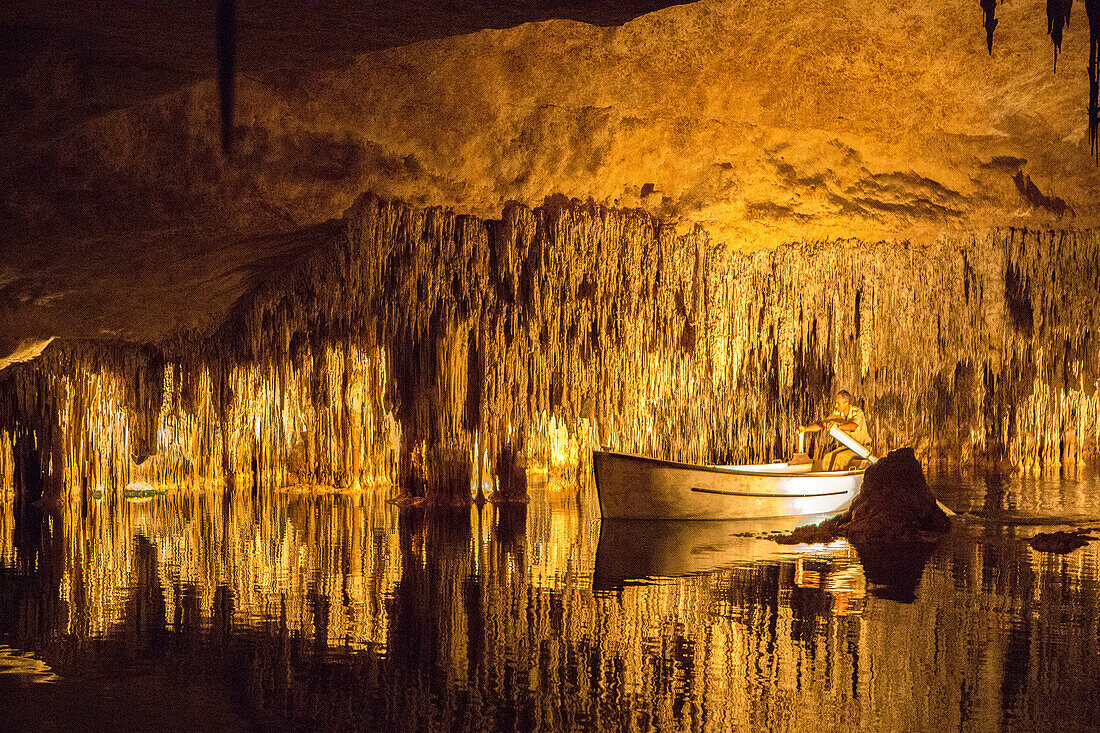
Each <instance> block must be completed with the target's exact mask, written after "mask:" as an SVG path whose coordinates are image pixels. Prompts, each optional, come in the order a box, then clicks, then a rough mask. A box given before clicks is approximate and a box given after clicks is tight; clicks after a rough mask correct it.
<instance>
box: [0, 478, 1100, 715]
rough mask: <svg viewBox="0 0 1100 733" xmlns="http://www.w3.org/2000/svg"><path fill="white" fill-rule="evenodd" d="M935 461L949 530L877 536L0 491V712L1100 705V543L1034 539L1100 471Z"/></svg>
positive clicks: (1038, 711) (1066, 711) (863, 711)
mask: <svg viewBox="0 0 1100 733" xmlns="http://www.w3.org/2000/svg"><path fill="white" fill-rule="evenodd" d="M930 483H932V484H933V485H934V487H935V490H936V491H937V493H938V494H939V495H940V496H941V498H942V499H943V500H944V501H945V502H946V503H947V504H948V505H950V506H952V507H953V508H955V509H958V510H960V511H961V512H962V516H961V517H960V519H959V520H957V521H956V524H955V528H954V531H953V532H952V534H951V535H950V536H948V537H947V538H945V539H944V540H942V541H941V542H940V543H939V544H938V545H937V546H935V547H934V548H929V549H928V550H927V551H923V552H922V551H921V550H920V549H919V548H918V549H914V548H901V549H899V548H887V549H885V550H883V551H880V552H875V553H867V552H865V553H864V556H862V557H861V556H860V553H859V552H857V551H856V550H855V549H854V548H852V547H849V546H848V545H847V544H845V543H844V542H838V543H834V544H833V545H829V546H809V547H807V546H801V547H794V548H791V547H781V546H779V545H776V544H775V543H773V542H771V541H770V540H766V539H761V538H760V537H759V536H758V535H759V533H760V532H763V531H767V530H769V529H771V528H773V527H774V526H777V525H775V524H774V523H773V524H770V525H769V524H760V523H757V524H752V525H745V524H737V523H663V524H662V523H644V524H643V523H631V522H609V523H604V524H603V525H602V526H601V522H600V520H599V518H598V515H597V512H596V511H595V509H594V507H592V506H590V504H589V503H587V502H583V503H581V504H578V503H577V502H576V501H575V500H568V499H564V498H561V497H559V496H557V495H555V494H552V493H551V494H548V493H547V492H541V493H539V492H536V496H535V497H534V498H533V500H532V503H531V505H530V507H529V508H527V509H526V510H522V509H521V510H508V511H505V510H498V509H495V508H493V507H491V506H489V507H485V508H483V509H481V510H476V509H475V510H473V511H471V512H469V513H466V514H462V515H459V516H452V517H449V518H448V517H423V516H412V515H404V516H402V515H399V513H398V512H397V511H396V510H395V509H394V508H393V507H391V506H389V505H387V504H385V503H384V501H382V498H381V496H376V495H373V494H365V495H353V496H348V495H325V496H317V497H309V496H304V495H293V494H291V495H288V494H279V495H276V496H274V497H265V498H263V499H252V498H250V497H238V498H234V499H232V500H228V499H227V498H226V497H225V496H223V495H219V494H200V493H177V494H173V495H168V496H159V497H155V498H153V499H147V500H142V501H129V502H126V503H124V504H123V505H121V506H110V505H107V504H92V505H90V506H89V507H88V508H87V509H86V510H83V511H79V510H74V511H73V512H71V513H70V514H63V515H62V516H53V517H42V516H41V515H39V514H37V513H36V512H35V511H33V510H28V511H25V512H24V511H19V512H16V511H14V510H13V506H12V504H11V502H10V501H7V502H4V503H2V504H0V730H20V731H22V730H26V731H39V730H42V731H46V730H49V731H53V730H65V731H68V730H150V731H171V730H204V729H216V730H223V731H224V730H279V729H292V730H314V729H333V730H335V729H340V730H349V729H364V730H392V731H405V730H448V731H449V730H470V731H474V730H491V731H497V730H502V731H507V730H535V729H537V730H555V731H558V730H615V731H619V730H668V731H680V730H708V731H729V730H764V729H768V730H813V731H819V730H844V731H847V730H852V731H855V730H936V731H939V730H967V731H970V730H1004V729H1015V730H1095V729H1098V728H1100V582H1098V581H1100V563H1098V556H1100V542H1095V543H1091V544H1090V545H1088V546H1086V547H1085V548H1083V549H1080V550H1077V551H1076V552H1074V553H1072V554H1070V555H1067V556H1064V557H1063V556H1056V555H1047V554H1040V553H1036V552H1033V551H1032V550H1031V549H1030V548H1029V547H1028V546H1027V544H1026V539H1027V538H1028V537H1030V536H1031V535H1033V534H1035V533H1036V532H1038V531H1050V530H1051V529H1055V528H1064V527H1076V526H1082V525H1084V526H1100V481H1098V480H1097V479H1096V478H1095V477H1093V476H1091V475H1090V476H1089V477H1086V478H1083V479H1080V480H1066V479H1062V480H1052V479H1043V480H1040V479H1030V478H1021V477H1013V478H1010V479H1007V480H1001V479H993V478H990V479H986V478H983V477H981V476H962V477H960V476H953V477H951V476H948V477H939V478H936V479H934V480H932V481H930ZM782 524H783V523H779V525H782ZM787 526H791V524H790V523H788V524H787ZM754 533H755V534H757V536H752V535H753V534H754Z"/></svg>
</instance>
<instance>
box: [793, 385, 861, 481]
mask: <svg viewBox="0 0 1100 733" xmlns="http://www.w3.org/2000/svg"><path fill="white" fill-rule="evenodd" d="M832 425H836V426H837V427H838V428H840V429H841V430H843V431H844V432H846V433H848V435H849V436H851V438H852V440H854V441H856V442H857V443H859V444H860V445H862V446H863V447H864V448H867V449H868V450H870V448H871V434H870V433H869V432H867V415H865V414H864V413H863V410H861V409H859V408H858V407H856V406H855V405H853V404H852V395H851V393H850V392H848V390H846V389H842V390H840V391H839V392H837V393H836V398H834V399H833V412H832V414H830V415H829V416H828V417H826V418H825V419H824V420H821V421H819V422H815V423H812V424H810V425H802V426H800V427H799V428H798V432H800V433H813V432H816V431H818V430H828V429H829V427H830V426H832ZM854 458H856V453H855V451H853V450H852V449H850V448H847V447H845V446H843V445H841V446H839V447H837V448H834V449H833V450H831V451H829V452H828V453H826V454H825V455H824V456H823V457H822V458H821V465H820V466H817V465H815V466H814V470H821V471H844V470H847V468H848V464H850V463H851V462H852V459H854ZM815 463H816V462H815Z"/></svg>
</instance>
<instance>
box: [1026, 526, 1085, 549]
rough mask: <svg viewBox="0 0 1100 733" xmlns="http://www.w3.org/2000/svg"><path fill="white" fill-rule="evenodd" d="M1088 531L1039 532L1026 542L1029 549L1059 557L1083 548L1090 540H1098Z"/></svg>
mask: <svg viewBox="0 0 1100 733" xmlns="http://www.w3.org/2000/svg"><path fill="white" fill-rule="evenodd" d="M1090 531H1092V530H1089V529H1079V530H1076V531H1074V532H1065V531H1058V532H1040V533H1039V534H1037V535H1035V536H1034V537H1032V538H1031V539H1030V540H1028V544H1029V545H1030V546H1031V549H1033V550H1036V551H1038V552H1053V553H1057V554H1059V555H1065V554H1066V553H1069V552H1073V551H1074V550H1077V549H1079V548H1081V547H1084V546H1085V545H1087V544H1088V543H1089V542H1091V541H1092V540H1096V539H1100V537H1093V536H1092V535H1091V534H1089V533H1090Z"/></svg>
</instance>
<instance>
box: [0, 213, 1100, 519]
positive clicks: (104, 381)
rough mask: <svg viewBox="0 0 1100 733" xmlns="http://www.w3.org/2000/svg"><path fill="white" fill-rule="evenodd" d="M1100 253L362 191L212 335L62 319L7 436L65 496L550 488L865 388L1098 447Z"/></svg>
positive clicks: (917, 443) (786, 446)
mask: <svg viewBox="0 0 1100 733" xmlns="http://www.w3.org/2000/svg"><path fill="white" fill-rule="evenodd" d="M960 253H961V254H962V255H963V256H962V257H960ZM1098 268H1100V239H1098V237H1097V236H1096V235H1095V234H1094V233H1091V232H1070V231H1066V232H1042V233H1037V232H1028V231H1021V230H1004V231H995V232H991V233H988V234H986V235H982V236H974V237H965V238H962V239H958V240H954V239H948V238H945V239H943V240H941V241H940V242H938V243H936V244H933V245H928V246H910V245H907V244H904V243H888V242H881V243H876V244H867V243H852V242H806V243H800V244H792V245H788V246H784V247H779V248H777V249H773V250H768V251H760V252H753V253H743V252H735V251H730V250H729V249H728V248H727V247H725V246H723V245H721V244H719V243H716V242H712V241H710V239H709V238H708V237H707V235H706V233H705V232H704V231H703V230H701V229H696V230H694V231H693V232H690V233H687V234H684V235H677V234H676V233H675V231H673V229H672V228H671V227H670V226H667V225H665V224H663V223H661V222H659V221H656V220H654V219H653V218H651V217H650V216H648V215H646V214H644V213H640V212H629V211H611V210H607V209H602V208H598V207H595V206H583V205H575V206H546V207H543V208H540V209H537V210H534V211H532V210H529V209H526V208H523V207H520V206H510V207H509V208H508V209H507V210H506V211H505V212H504V218H503V220H502V221H499V222H483V221H480V220H477V219H473V218H472V217H466V216H456V215H453V214H451V213H449V212H445V211H441V210H437V209H431V210H426V211H422V210H417V209H414V208H412V207H408V206H405V205H403V204H400V203H396V202H387V201H380V200H378V199H375V198H371V197H365V198H364V199H363V200H361V201H360V202H359V203H358V204H357V205H356V206H355V207H354V208H353V209H352V210H351V211H350V212H349V213H348V214H347V217H346V220H345V229H344V231H343V233H342V234H341V235H340V236H337V237H336V238H335V239H334V240H333V241H332V242H331V243H330V245H329V246H327V247H326V248H324V249H323V250H322V251H320V252H318V253H317V254H316V255H315V256H314V257H312V258H311V259H308V260H306V261H305V262H304V263H303V264H302V265H301V267H300V269H299V270H298V271H296V272H295V273H293V275H292V276H291V277H288V278H285V279H283V280H280V281H279V282H272V283H267V284H265V285H264V286H262V287H261V288H260V289H259V290H257V291H256V292H254V293H253V294H252V295H251V296H250V297H249V298H246V299H244V300H242V301H241V302H240V303H239V304H238V305H237V307H236V309H235V310H234V312H233V314H232V315H231V316H230V317H229V319H228V320H227V321H226V323H225V324H224V325H223V326H222V328H221V329H220V330H219V331H218V332H217V333H215V334H213V335H212V336H209V337H207V338H203V339H185V338H181V339H180V340H178V341H175V342H172V343H168V344H162V345H161V346H160V347H151V346H133V345H126V344H120V343H110V344H108V343H103V342H54V344H53V345H51V346H50V347H49V348H48V349H47V350H46V351H45V352H44V353H43V354H42V356H40V357H39V358H38V359H37V360H36V361H34V362H31V363H25V364H18V365H15V366H12V367H10V368H9V369H6V370H5V371H4V372H3V373H2V374H0V396H2V399H0V433H2V434H4V435H5V436H7V437H5V438H4V441H3V442H0V449H2V450H3V452H4V453H5V456H4V458H3V463H4V464H5V465H12V466H13V469H12V472H13V474H14V473H17V472H23V473H21V474H20V475H33V476H38V477H41V478H42V481H43V485H44V486H45V487H46V488H47V489H48V491H50V492H51V495H52V496H55V497H60V498H72V497H73V496H75V495H76V494H79V493H82V492H81V489H80V488H79V487H81V486H84V485H86V486H87V487H88V491H90V492H93V493H95V492H105V493H107V494H108V495H111V496H117V495H118V493H120V492H121V491H122V490H123V489H124V488H125V487H126V486H128V485H130V484H131V483H134V484H135V485H146V484H147V485H149V486H152V487H164V486H170V485H199V486H202V485H217V484H219V483H221V482H224V483H225V484H226V485H227V486H231V487H232V486H236V487H238V489H241V490H246V489H247V488H248V485H249V484H252V485H253V490H258V491H260V492H261V493H264V492H270V491H271V490H272V489H273V488H276V487H280V486H303V487H313V486H317V485H326V486H332V487H337V488H356V487H370V486H374V485H387V484H391V483H396V484H398V485H399V487H400V489H401V491H402V492H404V493H405V494H406V497H407V498H410V499H424V500H426V501H427V502H428V503H434V504H441V505H455V504H459V505H468V504H469V502H470V500H471V496H472V495H473V488H474V483H475V482H477V483H478V485H479V486H480V485H486V484H488V485H492V484H493V483H494V482H495V485H496V486H497V487H498V488H499V496H498V497H497V499H498V500H500V499H503V500H506V501H523V499H524V497H525V495H526V491H527V487H526V484H527V477H528V476H529V475H540V474H542V473H545V474H546V476H547V481H548V482H549V483H550V484H552V485H555V486H561V485H562V481H563V479H564V480H566V481H568V482H569V483H571V484H572V485H573V486H574V487H575V486H577V485H582V486H583V485H585V483H586V482H587V481H588V476H589V470H590V469H589V466H588V461H589V456H590V455H591V453H590V450H591V448H592V447H593V446H595V445H598V444H602V445H606V446H608V447H610V448H613V449H617V450H621V451H625V452H632V453H642V454H649V455H656V456H660V457H664V458H669V459H674V460H683V461H689V462H708V461H712V460H714V459H716V458H722V459H724V460H728V461H738V462H740V461H760V460H765V461H766V460H771V459H775V458H781V457H785V456H788V455H789V454H790V453H791V452H792V451H793V449H794V435H795V428H796V427H797V426H798V425H799V424H801V423H803V422H806V421H808V420H809V419H811V418H812V417H815V416H819V415H820V414H821V413H822V412H823V410H824V409H825V407H826V405H827V402H828V400H829V399H830V393H831V392H832V391H833V390H834V389H836V388H839V387H841V386H843V387H845V388H847V389H849V390H851V391H853V392H854V393H855V394H857V395H858V396H859V397H860V398H861V399H862V400H863V406H864V407H865V408H866V409H867V411H868V414H869V415H870V416H871V418H872V421H873V423H874V425H873V428H874V430H873V431H872V432H873V434H875V435H876V437H877V438H878V439H879V442H880V444H881V445H880V446H878V447H879V448H887V447H896V446H899V445H907V444H908V445H913V446H914V447H915V448H916V449H917V450H918V454H919V455H920V456H921V458H922V459H923V460H924V461H925V462H926V464H936V463H954V462H981V461H985V460H989V461H992V462H999V461H1007V462H1010V463H1012V464H1016V465H1024V466H1028V467H1050V466H1058V465H1064V466H1069V467H1073V466H1076V465H1078V464H1079V463H1081V462H1083V461H1084V460H1086V459H1087V458H1089V457H1090V456H1093V455H1095V454H1096V450H1097V438H1098V435H1100V418H1098V415H1100V402H1098V400H1100V398H1098V397H1097V390H1096V385H1097V381H1098V379H1100V361H1098V360H1097V359H1096V358H1095V349H1094V348H1092V345H1093V343H1094V341H1095V338H1096V335H1095V328H1094V324H1096V323H1098V322H1100V298H1097V297H1096V295H1095V291H1094V290H1090V289H1089V287H1087V286H1086V285H1087V284H1088V283H1092V282H1094V281H1095V280H1096V278H1097V277H1098V273H1097V271H1098ZM823 272H825V273H828V274H829V277H828V278H822V277H821V273H823ZM1076 284H1079V285H1080V287H1078V286H1077V285H1076ZM977 375H982V377H981V378H979V377H978V376H977ZM983 404H984V405H985V406H986V408H987V409H985V410H982V411H978V410H970V411H965V410H962V409H955V410H950V409H947V408H944V409H940V407H939V406H943V405H946V406H948V407H950V406H951V405H983ZM28 440H30V441H32V442H31V443H26V442H25V441H28ZM13 441H14V442H13ZM15 442H18V443H19V446H18V449H17V448H16V447H15ZM25 445H32V446H33V447H32V448H26V447H24V446H25ZM9 446H11V447H9ZM9 451H10V452H9ZM880 452H881V451H880ZM136 458H140V459H142V460H141V461H140V462H138V461H137V460H135V459H136ZM35 460H37V463H35V462H34V461H35ZM24 485H29V484H27V482H26V481H24ZM257 485H258V488H256V487H257Z"/></svg>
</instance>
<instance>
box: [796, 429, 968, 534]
mask: <svg viewBox="0 0 1100 733" xmlns="http://www.w3.org/2000/svg"><path fill="white" fill-rule="evenodd" d="M829 435H831V436H833V437H834V438H836V439H837V440H838V441H840V442H841V443H842V444H843V445H844V446H845V447H846V448H849V449H850V450H851V451H852V452H853V453H855V454H856V455H857V456H859V457H860V458H863V459H865V460H867V461H868V462H869V463H870V464H871V465H872V466H873V465H874V464H876V463H878V459H877V458H875V457H874V456H873V455H871V451H869V450H868V449H867V448H865V447H863V446H862V445H860V444H859V443H857V442H856V440H855V439H854V438H853V437H852V436H851V435H848V433H846V432H844V431H843V430H841V429H840V428H839V427H837V426H836V425H833V426H832V427H830V428H829ZM799 437H801V435H800V436H799ZM933 498H935V497H933ZM936 506H938V507H939V508H940V510H941V511H942V512H943V513H944V514H946V515H947V516H949V517H953V516H955V512H953V511H951V510H950V509H948V508H947V505H946V504H944V503H943V502H942V501H940V500H939V499H936Z"/></svg>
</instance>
